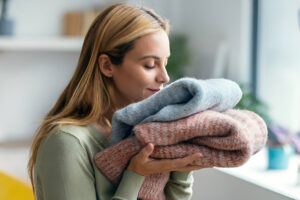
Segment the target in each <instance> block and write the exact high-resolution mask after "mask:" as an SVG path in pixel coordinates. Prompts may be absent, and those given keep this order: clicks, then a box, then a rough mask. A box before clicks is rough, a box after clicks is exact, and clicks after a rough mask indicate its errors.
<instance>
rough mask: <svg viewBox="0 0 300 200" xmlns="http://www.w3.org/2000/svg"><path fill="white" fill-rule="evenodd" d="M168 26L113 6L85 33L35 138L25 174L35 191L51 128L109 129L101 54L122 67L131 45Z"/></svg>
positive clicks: (151, 15)
mask: <svg viewBox="0 0 300 200" xmlns="http://www.w3.org/2000/svg"><path fill="white" fill-rule="evenodd" d="M161 29H163V30H164V31H165V32H166V33H169V24H168V22H167V21H166V20H164V19H162V18H161V17H160V16H158V15H157V14H156V13H155V12H154V11H152V10H150V9H146V8H143V7H137V6H133V5H129V4H124V3H122V4H115V5H112V6H110V7H108V8H106V9H105V10H103V11H102V12H101V13H100V14H99V15H98V17H97V18H96V19H95V20H94V21H93V23H92V25H91V26H90V29H89V31H88V32H87V34H86V36H85V39H84V43H83V47H82V50H81V53H80V57H79V61H78V64H77V68H76V71H75V72H74V74H73V77H72V79H71V80H70V82H69V83H68V85H67V87H66V88H65V89H64V90H63V92H62V94H61V95H60V97H59V98H58V100H57V102H56V104H55V105H54V107H53V108H52V109H51V110H50V111H49V113H48V114H47V115H46V117H45V118H44V120H43V121H42V123H41V125H40V126H39V128H38V129H37V131H36V135H35V137H34V140H33V143H32V146H31V152H30V159H29V162H28V172H29V177H30V180H31V184H32V187H33V190H34V180H33V175H34V172H33V169H34V165H35V162H36V158H37V152H38V148H39V146H40V144H41V141H42V139H43V138H44V137H45V136H47V135H48V134H49V132H50V131H51V130H52V129H54V128H60V127H61V126H64V125H87V124H89V123H92V122H94V121H97V120H101V122H103V123H105V124H107V125H110V124H109V121H108V120H107V119H106V118H105V117H104V116H105V114H107V112H108V109H110V108H113V109H114V110H116V109H117V105H116V104H115V103H114V97H113V92H112V84H111V82H110V80H109V78H107V77H105V76H103V75H102V73H101V71H100V68H99V66H98V62H97V60H98V57H99V55H100V54H103V53H105V54H107V55H108V56H109V58H110V59H111V61H112V63H113V64H117V65H118V64H121V63H122V60H123V57H124V55H125V53H126V52H128V51H129V50H131V49H132V48H133V46H134V41H135V40H136V39H137V38H139V37H141V36H143V35H146V34H149V33H153V32H156V31H158V30H161Z"/></svg>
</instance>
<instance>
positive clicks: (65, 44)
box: [0, 37, 83, 52]
mask: <svg viewBox="0 0 300 200" xmlns="http://www.w3.org/2000/svg"><path fill="white" fill-rule="evenodd" d="M82 44H83V38H82V37H37V38H33V37H30V38H29V37H28V38H25V37H0V51H2V52H3V51H7V52H12V51H63V52H79V51H80V50H81V47H82Z"/></svg>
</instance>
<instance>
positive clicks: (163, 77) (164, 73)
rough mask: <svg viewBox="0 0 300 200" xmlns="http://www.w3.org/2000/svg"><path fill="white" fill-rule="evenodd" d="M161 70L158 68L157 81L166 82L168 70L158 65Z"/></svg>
mask: <svg viewBox="0 0 300 200" xmlns="http://www.w3.org/2000/svg"><path fill="white" fill-rule="evenodd" d="M160 69H161V70H159V72H158V75H157V81H158V82H159V83H162V84H163V83H168V82H169V81H170V77H169V75H168V72H167V70H166V68H165V67H164V66H162V67H160Z"/></svg>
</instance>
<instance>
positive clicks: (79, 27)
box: [63, 10, 99, 37]
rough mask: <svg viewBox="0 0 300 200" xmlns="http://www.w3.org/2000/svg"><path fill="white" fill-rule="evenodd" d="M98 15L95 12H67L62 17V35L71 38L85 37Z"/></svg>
mask: <svg viewBox="0 0 300 200" xmlns="http://www.w3.org/2000/svg"><path fill="white" fill-rule="evenodd" d="M98 13H99V12H98V11H97V10H88V11H70V12H67V13H66V14H65V15H64V22H63V35H64V36H72V37H83V36H85V34H86V33H87V31H88V29H89V27H90V25H91V24H92V22H93V20H94V19H95V18H96V17H97V15H98Z"/></svg>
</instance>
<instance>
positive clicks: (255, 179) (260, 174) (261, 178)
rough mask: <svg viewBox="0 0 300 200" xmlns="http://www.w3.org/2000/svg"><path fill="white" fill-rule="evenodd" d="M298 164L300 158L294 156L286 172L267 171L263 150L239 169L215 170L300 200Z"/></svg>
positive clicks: (264, 151) (265, 153) (265, 152)
mask: <svg viewBox="0 0 300 200" xmlns="http://www.w3.org/2000/svg"><path fill="white" fill-rule="evenodd" d="M299 164H300V156H299V155H294V156H293V157H292V159H291V160H290V163H289V168H288V169H287V170H267V151H266V149H263V150H262V151H260V152H259V153H258V154H256V155H254V156H253V157H252V158H251V159H250V160H249V161H248V162H247V163H246V164H245V165H243V166H241V167H238V168H226V169H225V168H217V169H218V170H220V171H221V172H224V173H227V174H230V175H232V176H234V177H237V178H239V179H242V180H244V181H247V182H250V183H253V184H255V185H258V186H260V187H262V188H265V189H268V190H271V191H273V192H275V193H279V194H282V195H283V196H286V197H289V198H292V199H297V200H300V185H297V170H298V166H299Z"/></svg>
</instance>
